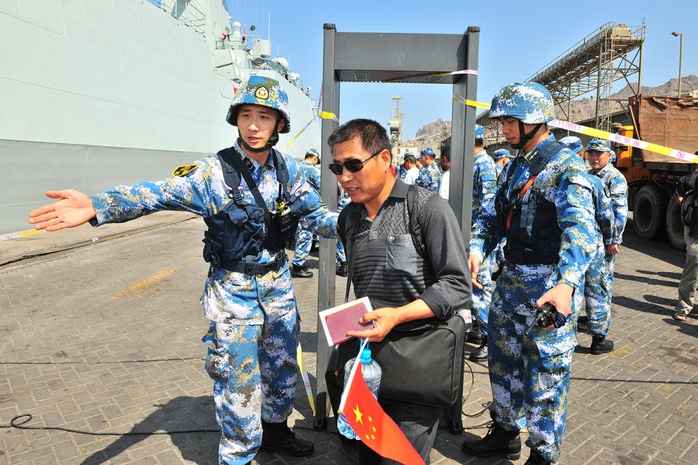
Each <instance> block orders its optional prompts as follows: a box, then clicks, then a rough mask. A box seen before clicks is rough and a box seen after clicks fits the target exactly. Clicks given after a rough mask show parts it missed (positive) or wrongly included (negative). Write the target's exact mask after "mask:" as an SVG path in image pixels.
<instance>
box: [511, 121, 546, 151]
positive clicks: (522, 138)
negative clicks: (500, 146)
mask: <svg viewBox="0 0 698 465" xmlns="http://www.w3.org/2000/svg"><path fill="white" fill-rule="evenodd" d="M518 121H519V142H518V143H516V144H511V147H512V148H515V149H516V150H521V149H522V148H523V147H524V145H526V144H527V143H528V141H529V140H531V139H533V136H535V135H536V133H537V132H538V130H539V129H540V127H541V126H543V123H538V124H536V127H535V128H533V130H532V131H531V132H529V133H528V134H526V133H525V132H524V124H523V122H522V121H521V120H518Z"/></svg>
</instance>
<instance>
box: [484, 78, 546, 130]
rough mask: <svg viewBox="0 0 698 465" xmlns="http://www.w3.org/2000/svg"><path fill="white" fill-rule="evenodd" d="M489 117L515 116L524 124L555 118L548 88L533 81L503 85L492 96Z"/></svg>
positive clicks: (543, 121)
mask: <svg viewBox="0 0 698 465" xmlns="http://www.w3.org/2000/svg"><path fill="white" fill-rule="evenodd" d="M489 116H490V118H502V117H509V118H516V119H518V120H519V121H521V122H522V123H524V124H540V123H547V122H548V121H551V120H553V119H555V105H554V104H553V98H552V97H551V95H550V92H548V89H546V88H545V87H543V86H542V85H540V84H538V83H535V82H526V83H519V82H515V83H513V84H509V85H507V86H504V87H503V88H502V89H501V90H500V91H499V92H497V94H496V95H495V96H494V97H493V98H492V106H491V107H490V114H489Z"/></svg>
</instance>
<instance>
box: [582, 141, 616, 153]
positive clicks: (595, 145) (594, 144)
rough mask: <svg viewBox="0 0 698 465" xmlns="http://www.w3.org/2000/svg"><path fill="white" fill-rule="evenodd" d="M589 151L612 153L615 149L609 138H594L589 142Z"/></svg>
mask: <svg viewBox="0 0 698 465" xmlns="http://www.w3.org/2000/svg"><path fill="white" fill-rule="evenodd" d="M587 151H588V152H610V153H612V152H613V150H612V149H611V143H610V142H609V141H607V140H603V139H592V140H590V141H589V144H587Z"/></svg>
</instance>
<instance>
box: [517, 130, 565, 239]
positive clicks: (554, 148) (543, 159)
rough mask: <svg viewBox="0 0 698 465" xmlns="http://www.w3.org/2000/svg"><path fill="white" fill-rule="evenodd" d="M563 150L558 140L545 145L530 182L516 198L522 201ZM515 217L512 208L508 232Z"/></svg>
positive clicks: (540, 152)
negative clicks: (548, 165) (549, 164)
mask: <svg viewBox="0 0 698 465" xmlns="http://www.w3.org/2000/svg"><path fill="white" fill-rule="evenodd" d="M563 148H564V146H563V145H562V144H561V143H559V142H558V141H556V140H554V141H551V142H549V143H547V144H545V147H543V148H542V149H541V150H540V151H539V152H538V154H537V155H536V158H535V160H534V161H533V163H532V164H531V173H530V174H531V178H530V179H529V180H528V182H526V184H524V186H523V187H522V188H521V190H520V191H519V193H518V195H517V196H516V197H517V198H518V199H521V198H523V196H524V195H526V192H528V190H529V189H530V188H531V186H532V185H533V182H534V181H535V180H536V178H537V177H538V175H539V174H540V172H541V171H543V168H545V166H546V165H547V164H548V162H549V161H550V159H551V158H553V156H554V155H555V154H557V153H558V152H559V151H560V150H562V149H563ZM507 180H508V179H507ZM513 217H514V208H510V209H509V214H508V215H507V223H506V231H509V228H510V227H511V220H512V219H513Z"/></svg>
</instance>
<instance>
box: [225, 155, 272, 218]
mask: <svg viewBox="0 0 698 465" xmlns="http://www.w3.org/2000/svg"><path fill="white" fill-rule="evenodd" d="M218 158H220V159H221V160H225V164H226V165H227V166H226V168H225V170H224V174H223V177H224V178H226V175H225V173H226V172H227V170H228V169H231V170H234V171H236V173H235V174H236V175H237V176H238V177H237V186H235V191H237V187H238V186H239V185H240V178H239V175H240V174H242V177H243V178H245V182H246V183H247V187H249V189H250V192H251V193H252V196H253V197H254V200H255V203H256V204H257V206H258V207H259V208H261V209H263V210H264V222H265V223H266V224H267V227H268V228H270V227H271V225H272V221H271V212H270V211H269V209H268V208H267V204H266V202H264V198H263V197H262V194H261V193H260V192H259V189H258V188H257V183H256V182H255V181H254V179H252V176H250V170H249V169H247V167H246V166H245V163H243V161H242V157H241V155H240V154H239V153H238V151H237V150H235V148H233V147H230V148H228V149H225V150H221V151H220V152H218ZM229 176H230V175H229ZM227 182H228V180H227V179H226V183H227ZM229 187H230V188H231V189H233V187H232V186H229ZM233 195H240V194H239V192H238V193H237V194H236V192H233Z"/></svg>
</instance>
